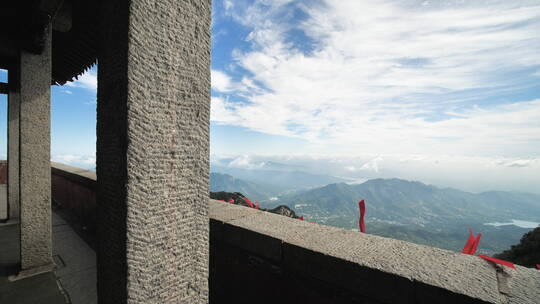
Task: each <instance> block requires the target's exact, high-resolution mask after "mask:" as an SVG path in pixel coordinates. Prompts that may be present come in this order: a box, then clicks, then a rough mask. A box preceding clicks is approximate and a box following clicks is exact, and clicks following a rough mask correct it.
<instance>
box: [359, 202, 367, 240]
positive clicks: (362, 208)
mask: <svg viewBox="0 0 540 304" xmlns="http://www.w3.org/2000/svg"><path fill="white" fill-rule="evenodd" d="M358 208H360V223H359V225H360V232H364V233H365V232H366V223H365V222H364V216H365V215H366V203H365V202H364V200H361V201H359V202H358Z"/></svg>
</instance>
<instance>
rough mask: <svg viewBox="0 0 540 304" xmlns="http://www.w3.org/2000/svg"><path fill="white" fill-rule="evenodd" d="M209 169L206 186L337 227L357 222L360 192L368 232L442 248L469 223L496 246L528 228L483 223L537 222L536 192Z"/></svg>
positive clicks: (484, 245) (459, 242) (462, 237)
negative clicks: (479, 190)
mask: <svg viewBox="0 0 540 304" xmlns="http://www.w3.org/2000/svg"><path fill="white" fill-rule="evenodd" d="M213 169H216V168H213ZM217 169H218V170H221V171H226V172H229V173H228V174H224V173H217V172H214V173H212V174H211V176H210V188H211V191H213V192H216V191H227V192H240V193H242V194H244V195H246V196H248V197H249V198H251V199H252V200H259V201H261V205H262V206H263V207H265V208H272V207H275V206H278V205H282V204H283V205H287V206H290V207H291V208H292V209H293V210H294V211H295V212H296V213H297V214H298V215H303V216H305V217H306V219H307V220H310V221H316V222H318V223H321V224H326V225H331V226H336V227H341V228H345V229H356V228H357V227H358V205H357V203H358V201H359V200H361V199H363V200H365V201H366V205H367V214H366V224H367V232H368V233H371V234H376V235H380V236H385V237H391V238H396V239H401V240H406V241H411V242H415V243H419V244H425V245H430V246H434V247H439V248H444V249H450V250H456V251H459V250H461V248H462V247H463V244H464V243H465V241H466V238H467V236H468V230H467V229H468V228H469V227H470V228H472V229H473V230H474V231H475V232H476V233H478V232H480V233H482V234H483V236H482V241H481V242H480V246H479V248H478V251H479V252H480V253H484V254H494V253H498V252H502V251H503V250H506V249H508V248H510V246H511V245H513V244H516V243H518V242H519V240H520V238H521V236H522V235H523V234H524V233H526V232H527V231H529V230H530V229H531V228H521V227H517V226H514V225H503V226H493V225H485V224H487V223H494V222H503V223H504V222H510V221H512V220H525V221H531V222H535V223H540V195H535V194H527V193H516V192H502V191H489V192H483V193H477V194H475V193H470V192H465V191H461V190H457V189H452V188H438V187H435V186H430V185H426V184H423V183H421V182H415V181H407V180H402V179H397V178H393V179H371V180H368V181H366V182H364V183H361V184H346V183H343V182H342V181H343V180H342V179H340V178H336V177H332V176H328V175H315V174H310V173H306V172H301V171H275V170H248V169H238V168H226V167H222V168H217ZM233 175H234V177H233ZM238 177H239V178H238ZM336 180H337V181H338V183H336V182H335V181H336ZM325 183H326V184H325ZM321 185H323V186H322V187H321ZM278 196H279V198H278V199H276V198H275V197H278ZM271 198H272V199H271Z"/></svg>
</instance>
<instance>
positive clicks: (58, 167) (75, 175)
mask: <svg viewBox="0 0 540 304" xmlns="http://www.w3.org/2000/svg"><path fill="white" fill-rule="evenodd" d="M51 171H52V173H53V174H58V175H60V176H63V177H65V178H67V179H69V180H71V181H73V182H76V183H81V184H83V185H85V186H88V187H92V188H93V187H95V186H96V181H97V177H96V172H94V171H90V170H86V169H81V168H77V167H72V166H69V165H65V164H61V163H56V162H51Z"/></svg>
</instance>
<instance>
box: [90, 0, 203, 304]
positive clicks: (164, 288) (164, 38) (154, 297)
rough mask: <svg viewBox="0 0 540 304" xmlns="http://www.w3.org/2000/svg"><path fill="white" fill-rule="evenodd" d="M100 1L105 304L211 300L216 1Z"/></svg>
mask: <svg viewBox="0 0 540 304" xmlns="http://www.w3.org/2000/svg"><path fill="white" fill-rule="evenodd" d="M101 3H102V5H103V7H101V11H100V16H101V20H100V23H101V24H100V43H99V53H98V54H99V55H98V62H99V67H98V105H97V168H96V170H97V172H96V173H97V185H98V193H97V201H98V205H99V208H98V210H99V214H98V224H97V229H98V239H99V242H98V248H97V256H98V260H97V266H98V299H99V303H126V302H129V303H206V302H207V301H208V190H209V188H208V178H209V176H208V174H209V121H210V111H209V110H210V22H211V0H193V1H176V0H165V1H146V0H132V1H102V2H101Z"/></svg>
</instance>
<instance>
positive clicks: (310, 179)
mask: <svg viewBox="0 0 540 304" xmlns="http://www.w3.org/2000/svg"><path fill="white" fill-rule="evenodd" d="M277 165H278V164H273V166H272V167H276V166H277ZM211 169H212V172H214V173H222V174H229V175H231V176H234V177H236V178H239V179H243V180H244V181H248V182H250V183H255V184H259V185H263V186H265V187H266V186H271V187H273V189H274V190H275V191H277V192H286V191H291V190H299V189H309V188H314V187H320V186H324V185H328V184H332V183H341V182H346V181H347V180H345V179H342V178H339V177H334V176H330V175H322V174H312V173H307V172H303V171H297V170H293V171H283V170H262V169H241V168H234V167H223V166H217V165H213V166H212V168H211Z"/></svg>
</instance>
